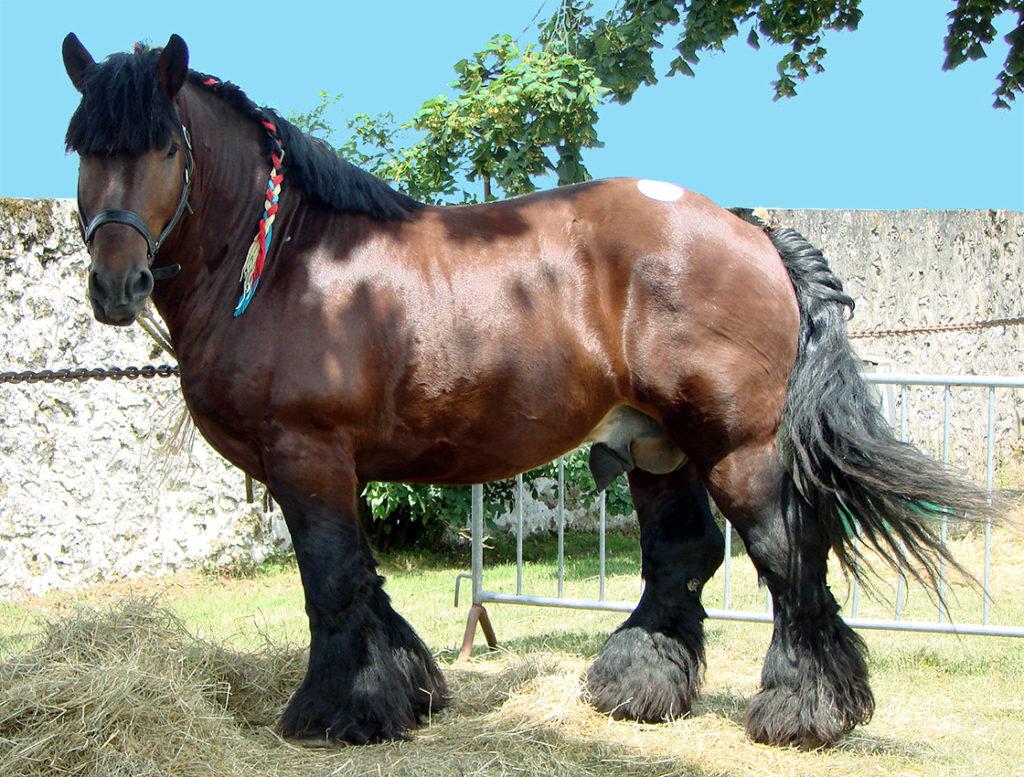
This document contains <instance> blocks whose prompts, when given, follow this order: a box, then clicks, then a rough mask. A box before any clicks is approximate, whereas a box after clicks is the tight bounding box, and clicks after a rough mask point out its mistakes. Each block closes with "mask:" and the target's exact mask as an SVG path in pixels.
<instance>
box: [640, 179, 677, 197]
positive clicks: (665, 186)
mask: <svg viewBox="0 0 1024 777" xmlns="http://www.w3.org/2000/svg"><path fill="white" fill-rule="evenodd" d="M636 188H637V189H639V190H640V193H641V194H642V195H643V196H644V197H650V198H651V199H652V200H660V201H661V202H675V201H676V200H678V199H679V198H680V197H682V196H683V193H684V189H683V188H682V187H681V186H676V185H675V184H674V183H666V182H665V181H651V180H649V179H647V178H644V179H642V180H640V181H637V182H636Z"/></svg>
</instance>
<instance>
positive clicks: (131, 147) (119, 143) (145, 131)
mask: <svg viewBox="0 0 1024 777" xmlns="http://www.w3.org/2000/svg"><path fill="white" fill-rule="evenodd" d="M159 57H160V50H159V49H142V50H140V51H138V52H137V53H133V54H127V53H117V54H111V55H110V56H109V57H107V58H106V59H105V60H103V61H102V62H99V63H97V64H95V65H93V66H92V67H91V68H90V69H89V70H88V71H87V72H86V74H85V78H84V81H83V86H82V100H81V102H80V103H79V104H78V108H77V109H76V110H75V112H74V114H73V115H72V116H71V121H70V122H69V124H68V131H67V134H66V135H65V138H64V143H65V146H66V147H67V150H68V151H77V152H78V153H79V154H83V155H98V156H117V155H120V154H127V155H131V156H137V155H139V154H143V153H145V152H146V151H150V150H152V149H155V148H162V147H164V146H166V145H167V143H168V142H169V141H170V139H171V132H172V129H173V127H174V123H175V114H174V106H173V105H172V104H171V101H170V99H168V97H167V95H166V94H164V92H163V91H162V90H161V89H160V77H159V74H158V72H157V60H158V59H159Z"/></svg>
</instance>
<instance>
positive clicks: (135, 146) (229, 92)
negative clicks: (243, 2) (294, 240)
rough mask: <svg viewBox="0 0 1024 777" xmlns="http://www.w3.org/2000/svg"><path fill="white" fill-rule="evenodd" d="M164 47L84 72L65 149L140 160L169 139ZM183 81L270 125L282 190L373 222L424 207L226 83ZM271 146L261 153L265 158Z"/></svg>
mask: <svg viewBox="0 0 1024 777" xmlns="http://www.w3.org/2000/svg"><path fill="white" fill-rule="evenodd" d="M162 51H163V49H160V48H149V47H147V46H143V45H140V44H136V46H135V50H134V53H130V54H129V53H117V54H111V55H110V56H109V57H107V58H106V59H105V60H103V61H102V62H99V63H97V64H96V65H94V66H93V67H92V68H91V69H90V71H89V72H88V73H86V76H85V81H84V84H83V89H82V100H81V102H80V103H79V105H78V108H77V109H76V111H75V113H74V114H73V115H72V117H71V121H70V123H69V124H68V131H67V135H66V137H65V145H66V147H67V149H68V151H76V152H78V153H79V154H84V155H99V156H117V155H121V154H127V155H132V156H137V155H139V154H142V153H145V152H146V151H150V150H153V149H156V148H163V147H164V146H166V145H167V143H168V142H169V141H170V139H171V137H172V133H173V129H174V127H175V124H176V122H177V117H176V114H175V111H174V106H173V105H172V104H171V101H170V100H169V99H168V97H167V96H166V94H165V93H164V92H163V91H162V90H161V89H160V79H159V73H158V69H157V62H158V60H159V58H160V53H161V52H162ZM188 83H189V84H191V85H192V86H194V87H196V88H199V89H202V90H206V91H208V92H211V93H213V94H215V95H216V96H217V97H219V98H220V100H221V101H222V102H223V103H224V104H225V105H227V106H229V107H231V108H232V109H234V110H236V111H239V112H240V113H241V114H242V115H243V116H245V117H247V118H250V119H252V120H253V121H255V122H257V123H262V122H265V121H270V122H272V123H273V124H274V125H275V126H276V127H277V130H278V134H279V137H280V138H281V141H282V143H283V145H284V148H285V165H284V170H285V185H286V186H298V187H300V188H301V189H303V190H304V191H305V192H306V193H307V194H308V195H310V196H311V197H312V198H313V199H314V200H316V201H318V202H320V203H321V204H323V205H326V206H328V207H329V208H332V209H334V210H338V211H346V212H350V213H361V214H365V215H368V216H371V217H373V218H375V219H403V218H407V217H408V215H409V214H410V213H412V212H413V211H415V210H417V209H419V208H421V207H423V204H422V203H420V202H418V201H416V200H414V199H413V198H411V197H409V196H407V195H405V194H402V193H401V192H398V191H396V190H394V189H392V188H391V187H390V186H389V185H388V184H387V183H385V182H384V181H382V180H381V179H379V178H377V177H376V176H375V175H372V174H371V173H368V172H366V171H365V170H361V169H360V168H358V167H356V166H355V165H353V164H351V163H349V162H347V161H345V160H344V159H341V158H340V157H339V156H338V154H337V152H336V151H335V149H334V148H333V147H332V146H331V145H330V144H329V143H327V142H326V141H325V140H321V139H319V138H314V137H312V136H310V135H307V134H305V133H304V132H302V131H301V130H300V129H299V128H298V127H296V126H295V125H293V124H292V123H291V122H289V121H288V120H287V119H285V118H284V117H282V116H281V115H280V114H279V113H277V111H275V110H273V109H270V108H264V107H260V106H259V105H257V104H256V103H254V102H253V101H252V100H251V99H249V97H248V96H247V95H246V94H245V92H243V91H242V89H241V88H240V87H238V86H237V85H235V84H233V83H231V82H230V81H222V80H220V79H218V78H215V77H212V76H209V75H207V74H205V73H200V72H197V71H194V70H190V71H189V73H188ZM271 146H272V144H271V143H270V142H269V140H268V142H267V143H266V144H265V147H264V149H263V151H264V155H265V156H266V158H267V160H268V161H269V160H270V150H271Z"/></svg>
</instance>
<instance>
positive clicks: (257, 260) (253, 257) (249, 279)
mask: <svg viewBox="0 0 1024 777" xmlns="http://www.w3.org/2000/svg"><path fill="white" fill-rule="evenodd" d="M263 126H264V127H265V128H266V130H267V133H268V134H269V135H270V138H271V140H272V141H273V142H274V150H273V151H271V152H270V161H271V162H272V165H273V166H272V167H271V169H270V180H268V181H267V190H266V193H265V195H264V197H265V200H264V203H263V218H261V219H260V224H259V229H258V230H257V232H256V237H254V238H253V240H252V245H250V246H249V253H248V254H246V256H245V264H243V265H242V275H241V278H240V279H239V280H241V282H242V295H241V296H240V297H239V298H238V304H237V305H236V306H235V313H234V315H235V318H238V317H239V316H240V315H242V314H243V313H244V312H245V309H246V308H247V307H248V306H249V302H250V300H252V295H253V294H255V293H256V288H257V287H258V286H259V285H260V276H262V274H263V266H264V264H265V263H266V260H267V253H268V252H269V251H270V239H271V238H272V237H273V235H274V219H275V218H276V217H277V209H278V206H279V203H278V201H279V200H280V198H281V182H282V181H283V180H284V175H283V174H282V173H281V164H282V162H283V161H284V148H283V147H282V146H281V140H280V139H279V138H278V136H277V127H275V126H274V123H273V122H270V121H264V122H263Z"/></svg>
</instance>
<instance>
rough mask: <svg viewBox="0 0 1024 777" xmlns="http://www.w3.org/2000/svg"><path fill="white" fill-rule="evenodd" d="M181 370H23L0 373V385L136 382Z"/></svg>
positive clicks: (151, 367)
mask: <svg viewBox="0 0 1024 777" xmlns="http://www.w3.org/2000/svg"><path fill="white" fill-rule="evenodd" d="M180 373H181V370H180V369H179V368H178V367H177V366H172V365H170V364H160V365H153V364H147V365H146V366H145V367H93V368H91V369H90V368H88V367H79V368H77V369H63V370H25V371H23V372H0V383H71V382H75V381H78V382H82V381H87V380H108V379H109V380H121V379H127V380H136V379H138V378H171V377H177V376H178V375H179V374H180Z"/></svg>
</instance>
